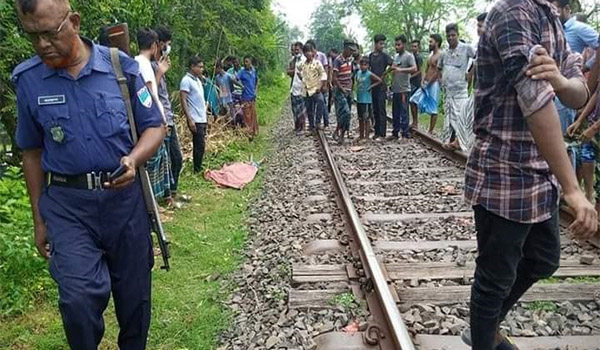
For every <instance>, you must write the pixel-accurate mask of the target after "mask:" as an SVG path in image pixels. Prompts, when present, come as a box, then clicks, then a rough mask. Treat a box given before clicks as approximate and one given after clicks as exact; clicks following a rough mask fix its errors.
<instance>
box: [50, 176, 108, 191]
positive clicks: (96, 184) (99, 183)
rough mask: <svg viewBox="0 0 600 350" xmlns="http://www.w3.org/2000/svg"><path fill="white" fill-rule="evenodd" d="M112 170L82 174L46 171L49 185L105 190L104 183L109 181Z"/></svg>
mask: <svg viewBox="0 0 600 350" xmlns="http://www.w3.org/2000/svg"><path fill="white" fill-rule="evenodd" d="M109 177H110V172H103V171H100V172H94V171H92V172H91V173H87V174H81V175H62V174H57V173H51V172H49V173H46V184H47V185H48V186H60V187H68V188H77V189H80V190H90V191H97V190H104V183H105V182H109V180H108V179H109Z"/></svg>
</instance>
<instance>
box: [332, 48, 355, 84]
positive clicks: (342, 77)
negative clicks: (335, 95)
mask: <svg viewBox="0 0 600 350" xmlns="http://www.w3.org/2000/svg"><path fill="white" fill-rule="evenodd" d="M333 71H334V72H337V81H338V85H339V86H340V87H341V88H343V89H347V90H352V58H351V57H348V58H344V55H339V56H338V57H337V58H336V59H335V60H334V61H333Z"/></svg>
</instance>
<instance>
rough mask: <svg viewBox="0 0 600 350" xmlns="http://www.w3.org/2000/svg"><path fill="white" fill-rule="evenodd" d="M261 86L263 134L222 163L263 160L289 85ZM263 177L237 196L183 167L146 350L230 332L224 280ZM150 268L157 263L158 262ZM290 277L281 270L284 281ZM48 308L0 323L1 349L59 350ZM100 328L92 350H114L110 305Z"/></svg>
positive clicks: (167, 349) (52, 309)
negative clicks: (181, 196) (183, 197)
mask: <svg viewBox="0 0 600 350" xmlns="http://www.w3.org/2000/svg"><path fill="white" fill-rule="evenodd" d="M264 78H267V79H271V80H272V81H273V83H271V84H266V83H264V81H263V80H261V87H260V90H259V96H260V97H259V101H258V115H259V118H261V121H262V123H261V125H264V127H263V128H261V133H260V135H259V136H258V137H257V138H255V139H254V142H252V143H249V142H248V141H247V140H245V141H239V143H237V144H235V145H234V144H230V145H228V147H227V149H226V150H225V151H223V152H221V154H224V155H227V157H228V159H232V160H236V161H243V160H247V159H249V158H250V156H251V155H253V156H254V158H255V159H262V158H263V157H265V156H267V155H268V154H267V152H268V150H269V149H270V148H271V142H270V140H271V136H270V135H269V133H268V130H269V129H270V128H271V127H272V126H273V125H274V123H275V121H276V120H277V119H278V117H279V116H280V110H281V106H282V105H283V103H284V101H285V100H286V99H287V98H288V97H289V80H287V79H285V78H283V77H282V76H281V75H269V76H265V77H264ZM208 156H209V157H214V158H213V160H212V164H213V166H214V167H219V166H220V165H222V163H224V162H226V160H225V159H221V160H220V161H219V160H218V159H217V157H216V155H213V154H211V155H208ZM265 164H268V162H267V163H265ZM263 172H264V171H263V170H261V171H259V173H258V176H257V178H256V179H255V180H254V181H253V182H252V183H250V184H248V186H247V187H246V188H245V189H244V190H243V191H237V190H231V189H222V188H218V187H216V186H215V185H213V184H212V183H210V182H207V181H206V180H204V179H203V177H202V175H197V174H193V173H192V172H191V167H189V166H187V167H186V169H185V170H184V172H183V174H182V177H181V180H180V190H181V191H182V192H183V193H185V194H187V195H190V196H191V197H192V199H193V200H192V202H191V203H189V204H187V205H186V206H185V207H184V208H182V209H179V210H176V211H175V212H174V213H173V214H172V215H173V220H172V221H170V222H165V223H164V224H165V230H166V232H167V234H168V235H169V239H170V240H171V249H172V250H171V253H172V267H173V268H172V270H171V271H169V272H164V271H158V270H155V272H154V274H153V277H152V325H151V327H150V329H151V333H150V339H149V340H148V349H153V350H176V349H178V350H183V349H189V350H196V349H202V350H204V349H216V348H217V344H216V343H217V335H218V334H219V332H221V331H226V330H227V329H230V322H231V318H230V313H229V312H228V308H227V306H226V300H227V298H228V295H229V293H231V291H232V289H233V288H234V287H233V286H231V283H229V282H230V281H231V280H232V279H231V277H230V276H229V274H230V273H231V272H232V271H234V270H235V269H237V268H238V266H239V264H240V262H241V261H242V259H243V248H244V246H245V245H244V242H245V240H246V237H247V234H248V232H247V227H246V225H245V221H246V220H245V219H246V215H247V208H248V206H249V204H250V203H251V202H252V200H253V198H255V196H256V195H257V194H258V193H259V190H260V188H261V184H262V173H263ZM0 196H2V197H1V198H5V197H4V192H1V191H0ZM0 203H1V201H0ZM169 215H170V214H169ZM2 220H3V219H2ZM26 220H30V218H27V219H26ZM30 249H31V250H30V252H33V248H32V247H31V248H30ZM31 254H32V255H33V253H31ZM0 257H1V255H0ZM156 265H160V263H159V262H158V261H157V263H156ZM290 269H291V267H289V266H288V274H289V271H290ZM1 273H3V272H2V271H0V274H1ZM281 278H284V277H283V276H282V277H281ZM32 284H33V282H32ZM0 288H1V286H0ZM285 296H286V294H285V291H282V290H272V291H271V297H272V298H273V299H274V300H282V299H284V298H285ZM51 300H52V301H51V302H48V301H47V300H46V301H44V300H42V301H41V302H38V303H37V304H36V307H35V308H34V309H32V310H30V311H29V312H28V313H27V314H25V315H21V316H18V317H11V318H7V319H0V349H13V350H16V349H66V348H67V345H66V340H65V335H64V332H63V330H62V323H61V318H60V314H59V312H58V310H57V308H56V305H55V304H56V303H55V302H54V299H51ZM105 322H106V333H105V336H104V339H103V341H102V343H101V344H100V346H99V349H103V350H106V349H117V344H116V340H117V335H118V325H117V321H116V318H115V314H114V307H113V306H112V305H109V307H108V309H107V310H106V313H105Z"/></svg>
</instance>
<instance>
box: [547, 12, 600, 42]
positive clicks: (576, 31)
mask: <svg viewBox="0 0 600 350" xmlns="http://www.w3.org/2000/svg"><path fill="white" fill-rule="evenodd" d="M569 2H570V0H556V1H553V4H554V6H556V8H557V9H558V11H559V18H560V21H561V22H562V24H563V27H564V29H565V38H566V39H567V42H568V43H569V46H570V47H571V50H573V51H575V52H578V53H580V54H582V53H583V50H585V48H586V47H591V48H592V49H594V50H596V49H597V48H598V46H599V45H600V44H598V32H597V31H596V30H595V29H594V28H592V27H591V26H590V25H589V24H586V23H583V22H579V21H578V20H577V18H575V16H573V15H572V13H571V12H572V10H571V6H570V5H569Z"/></svg>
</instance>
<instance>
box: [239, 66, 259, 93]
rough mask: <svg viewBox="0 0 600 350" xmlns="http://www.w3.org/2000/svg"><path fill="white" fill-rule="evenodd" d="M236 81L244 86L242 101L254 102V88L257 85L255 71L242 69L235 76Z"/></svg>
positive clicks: (253, 69)
mask: <svg viewBox="0 0 600 350" xmlns="http://www.w3.org/2000/svg"><path fill="white" fill-rule="evenodd" d="M237 79H238V80H239V81H240V83H242V84H243V85H244V89H243V90H242V101H254V100H255V99H256V86H257V85H258V74H257V73H256V69H255V68H254V67H252V69H250V70H248V69H246V68H242V69H241V70H240V71H239V72H238V74H237Z"/></svg>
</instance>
